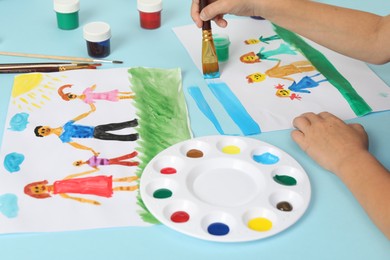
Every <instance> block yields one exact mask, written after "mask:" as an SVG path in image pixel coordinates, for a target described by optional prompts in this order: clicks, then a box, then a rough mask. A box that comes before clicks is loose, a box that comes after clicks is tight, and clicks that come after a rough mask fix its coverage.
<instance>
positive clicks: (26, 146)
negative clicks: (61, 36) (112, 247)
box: [0, 67, 191, 233]
mask: <svg viewBox="0 0 390 260" xmlns="http://www.w3.org/2000/svg"><path fill="white" fill-rule="evenodd" d="M181 84H182V83H181V71H180V69H153V68H142V67H139V68H120V69H107V70H103V69H99V70H79V71H67V72H59V73H47V74H42V73H31V74H22V75H18V76H16V77H15V79H14V85H13V91H12V97H11V101H10V105H9V110H8V114H7V119H6V120H7V121H6V127H5V130H4V138H3V144H2V147H1V154H0V158H1V162H2V163H1V166H0V232H1V233H17V232H46V231H67V230H80V229H93V228H109V227H120V226H149V225H151V224H152V223H155V222H156V221H155V219H154V218H153V216H151V214H150V213H149V212H148V211H147V210H146V208H145V207H144V205H143V203H142V199H141V198H140V196H139V192H138V184H139V177H140V176H141V174H142V169H143V168H144V167H145V166H146V164H147V163H148V161H150V160H151V158H152V157H154V156H155V155H156V154H157V153H158V152H160V151H161V150H163V149H165V148H166V147H168V146H170V145H172V144H174V143H176V142H179V141H182V140H185V139H188V138H190V137H191V133H190V130H189V126H188V116H187V108H186V104H185V101H184V94H183V92H182V86H181ZM164 102H169V105H170V106H169V109H167V108H166V106H162V105H161V104H163V103H164ZM153 113H155V114H156V115H160V117H158V118H154V117H152V116H151V115H152V114H153ZM171 113H174V114H175V116H173V115H172V114H171ZM161 120H162V121H161ZM38 126H49V127H50V132H49V130H48V129H49V128H47V127H46V128H45V131H46V132H45V133H43V132H41V131H42V128H40V129H41V130H38V131H36V132H37V133H35V132H34V131H35V130H36V129H39V127H38ZM37 127H38V128H37ZM173 129H174V130H173ZM37 134H39V135H41V137H39V136H37ZM156 138H157V139H158V140H163V141H161V142H156V141H155V139H156ZM77 163H78V164H79V165H78V166H77ZM42 181H45V182H44V183H42Z"/></svg>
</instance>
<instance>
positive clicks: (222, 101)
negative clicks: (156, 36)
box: [173, 18, 390, 135]
mask: <svg viewBox="0 0 390 260" xmlns="http://www.w3.org/2000/svg"><path fill="white" fill-rule="evenodd" d="M173 30H174V32H175V33H176V35H177V37H178V38H179V40H180V41H181V42H182V44H183V45H184V47H185V48H186V50H187V51H188V53H189V55H190V56H191V58H192V60H193V61H194V63H195V64H196V66H197V68H198V69H199V71H200V72H201V71H202V61H201V51H202V50H201V47H202V43H201V40H202V37H201V29H199V28H197V27H196V26H195V25H193V24H192V25H188V26H182V27H176V28H173ZM195 35H198V36H199V37H195ZM226 36H227V37H229V39H230V46H229V59H228V60H227V61H225V62H220V63H219V66H220V75H221V76H220V78H218V79H205V84H204V85H202V86H187V87H188V88H187V90H188V91H186V96H187V97H188V106H189V108H190V111H191V112H190V116H192V115H194V113H198V114H201V115H203V118H204V121H205V122H208V123H209V125H210V126H211V127H213V128H214V129H215V131H217V132H218V133H220V134H234V135H255V134H259V133H261V132H267V131H274V130H282V129H289V128H292V120H293V118H294V117H296V116H298V115H300V114H302V113H305V112H309V111H311V112H315V113H318V112H322V111H328V112H331V113H333V114H335V115H337V116H339V117H340V118H342V119H344V120H347V119H352V118H354V117H358V116H364V115H366V114H369V113H371V112H375V111H383V110H388V109H390V88H389V87H388V86H387V85H386V84H385V83H384V82H383V81H382V80H381V79H380V78H378V77H377V76H376V75H375V73H373V72H372V71H371V70H370V69H369V67H368V66H367V65H366V64H365V63H363V62H360V61H357V60H354V59H351V58H348V57H345V56H343V55H340V54H338V53H335V52H333V51H331V50H329V49H327V48H324V47H323V46H320V45H318V44H316V43H314V42H311V41H309V40H308V39H304V38H303V37H301V36H299V35H296V34H294V33H292V32H290V31H288V30H285V29H283V28H281V27H278V26H276V25H274V24H271V23H270V22H268V21H266V20H255V19H251V18H237V19H229V20H228V26H227V28H224V29H222V28H219V27H217V26H214V27H213V37H214V40H217V41H218V39H219V38H226ZM217 55H218V49H217ZM224 55H226V54H224ZM224 58H225V57H224ZM197 118H199V116H197ZM193 127H195V126H193Z"/></svg>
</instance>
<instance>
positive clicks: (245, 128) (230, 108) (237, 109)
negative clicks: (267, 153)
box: [207, 80, 261, 135]
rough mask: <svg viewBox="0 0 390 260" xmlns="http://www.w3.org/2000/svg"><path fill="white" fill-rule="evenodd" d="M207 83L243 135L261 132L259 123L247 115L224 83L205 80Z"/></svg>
mask: <svg viewBox="0 0 390 260" xmlns="http://www.w3.org/2000/svg"><path fill="white" fill-rule="evenodd" d="M207 85H208V86H209V88H210V90H211V91H212V92H213V94H214V96H215V97H216V98H217V99H218V101H219V102H220V103H221V104H222V106H223V107H224V109H225V110H226V112H227V113H228V114H229V116H230V117H231V119H232V120H233V121H234V122H235V123H236V125H237V126H238V127H239V128H240V130H241V132H242V133H243V134H244V135H255V134H259V133H261V130H260V127H259V125H258V124H257V123H256V122H255V120H253V118H252V117H251V116H250V115H249V113H248V112H247V111H246V109H245V107H244V106H243V105H242V103H241V102H240V100H239V99H238V98H237V97H236V95H234V93H233V92H232V91H231V90H230V88H229V86H228V85H226V83H224V82H220V81H215V80H207Z"/></svg>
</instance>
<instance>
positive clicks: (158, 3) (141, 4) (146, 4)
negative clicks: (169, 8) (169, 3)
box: [137, 0, 162, 13]
mask: <svg viewBox="0 0 390 260" xmlns="http://www.w3.org/2000/svg"><path fill="white" fill-rule="evenodd" d="M137 8H138V10H139V11H141V12H144V13H154V12H159V11H161V10H162V0H137Z"/></svg>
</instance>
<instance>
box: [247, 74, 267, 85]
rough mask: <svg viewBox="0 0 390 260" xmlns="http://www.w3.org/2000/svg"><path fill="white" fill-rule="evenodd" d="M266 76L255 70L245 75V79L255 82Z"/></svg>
mask: <svg viewBox="0 0 390 260" xmlns="http://www.w3.org/2000/svg"><path fill="white" fill-rule="evenodd" d="M266 77H267V75H265V74H264V73H260V72H255V73H252V74H250V75H248V76H246V79H247V80H248V83H256V82H261V81H263V80H265V78H266Z"/></svg>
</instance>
